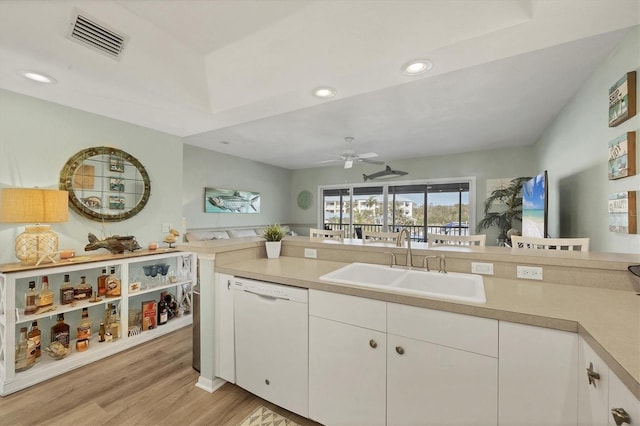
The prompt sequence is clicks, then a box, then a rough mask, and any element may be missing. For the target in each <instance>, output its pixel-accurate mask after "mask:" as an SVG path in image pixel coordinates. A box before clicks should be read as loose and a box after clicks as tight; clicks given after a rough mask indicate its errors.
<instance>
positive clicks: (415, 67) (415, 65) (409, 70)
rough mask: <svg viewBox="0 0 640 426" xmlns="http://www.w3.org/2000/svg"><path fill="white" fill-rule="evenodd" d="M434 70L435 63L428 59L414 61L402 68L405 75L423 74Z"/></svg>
mask: <svg viewBox="0 0 640 426" xmlns="http://www.w3.org/2000/svg"><path fill="white" fill-rule="evenodd" d="M431 68H433V62H431V61H430V60H428V59H414V60H413V61H409V62H407V63H406V64H404V65H403V66H402V73H403V74H405V75H418V74H423V73H425V72H427V71H429V70H430V69H431Z"/></svg>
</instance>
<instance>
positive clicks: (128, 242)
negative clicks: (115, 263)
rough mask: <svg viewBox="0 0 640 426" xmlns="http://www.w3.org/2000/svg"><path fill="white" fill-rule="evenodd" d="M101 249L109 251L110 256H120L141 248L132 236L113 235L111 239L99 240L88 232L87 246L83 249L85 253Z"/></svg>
mask: <svg viewBox="0 0 640 426" xmlns="http://www.w3.org/2000/svg"><path fill="white" fill-rule="evenodd" d="M101 248H103V249H107V250H109V251H110V252H111V253H112V254H122V253H124V252H125V251H134V250H138V249H140V248H141V247H140V245H139V244H138V242H137V241H136V237H134V236H133V235H128V236H126V237H121V236H119V235H114V236H113V237H109V238H105V239H104V240H99V239H98V237H96V236H95V235H93V234H92V233H91V232H89V244H87V245H86V246H85V247H84V249H85V251H91V250H98V249H101Z"/></svg>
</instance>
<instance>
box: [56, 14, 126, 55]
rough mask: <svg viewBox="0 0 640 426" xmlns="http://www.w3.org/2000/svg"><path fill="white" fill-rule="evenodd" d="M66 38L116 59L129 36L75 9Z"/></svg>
mask: <svg viewBox="0 0 640 426" xmlns="http://www.w3.org/2000/svg"><path fill="white" fill-rule="evenodd" d="M68 38H70V39H71V40H74V41H77V42H78V43H81V44H83V45H85V46H87V47H90V48H91V49H93V50H96V51H98V52H100V53H102V54H104V55H107V56H108V57H110V58H113V59H118V60H119V59H120V56H121V55H122V52H123V51H124V48H125V46H126V45H127V41H128V40H129V36H127V35H124V34H118V33H117V32H116V31H114V30H113V29H111V28H109V27H108V26H107V25H105V24H102V23H99V21H97V20H96V19H93V18H91V17H89V16H88V15H87V14H86V13H84V12H80V11H76V12H75V13H74V15H73V22H72V23H71V30H70V31H69V35H68Z"/></svg>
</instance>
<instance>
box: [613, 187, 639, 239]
mask: <svg viewBox="0 0 640 426" xmlns="http://www.w3.org/2000/svg"><path fill="white" fill-rule="evenodd" d="M609 231H611V232H620V233H623V234H636V233H637V232H638V214H637V210H636V191H627V192H616V193H614V194H610V195H609Z"/></svg>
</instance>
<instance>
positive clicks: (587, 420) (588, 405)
mask: <svg viewBox="0 0 640 426" xmlns="http://www.w3.org/2000/svg"><path fill="white" fill-rule="evenodd" d="M579 345H580V346H579V352H578V424H579V425H580V426H603V425H606V424H607V422H608V421H609V418H610V417H611V413H610V411H609V367H608V366H607V365H606V364H605V362H604V361H603V360H602V359H600V357H599V356H598V355H597V354H596V353H595V352H594V351H593V349H591V347H590V346H589V345H588V344H587V342H585V341H584V339H582V338H580V339H579ZM587 369H589V371H590V372H591V383H589V376H588V375H587Z"/></svg>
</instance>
